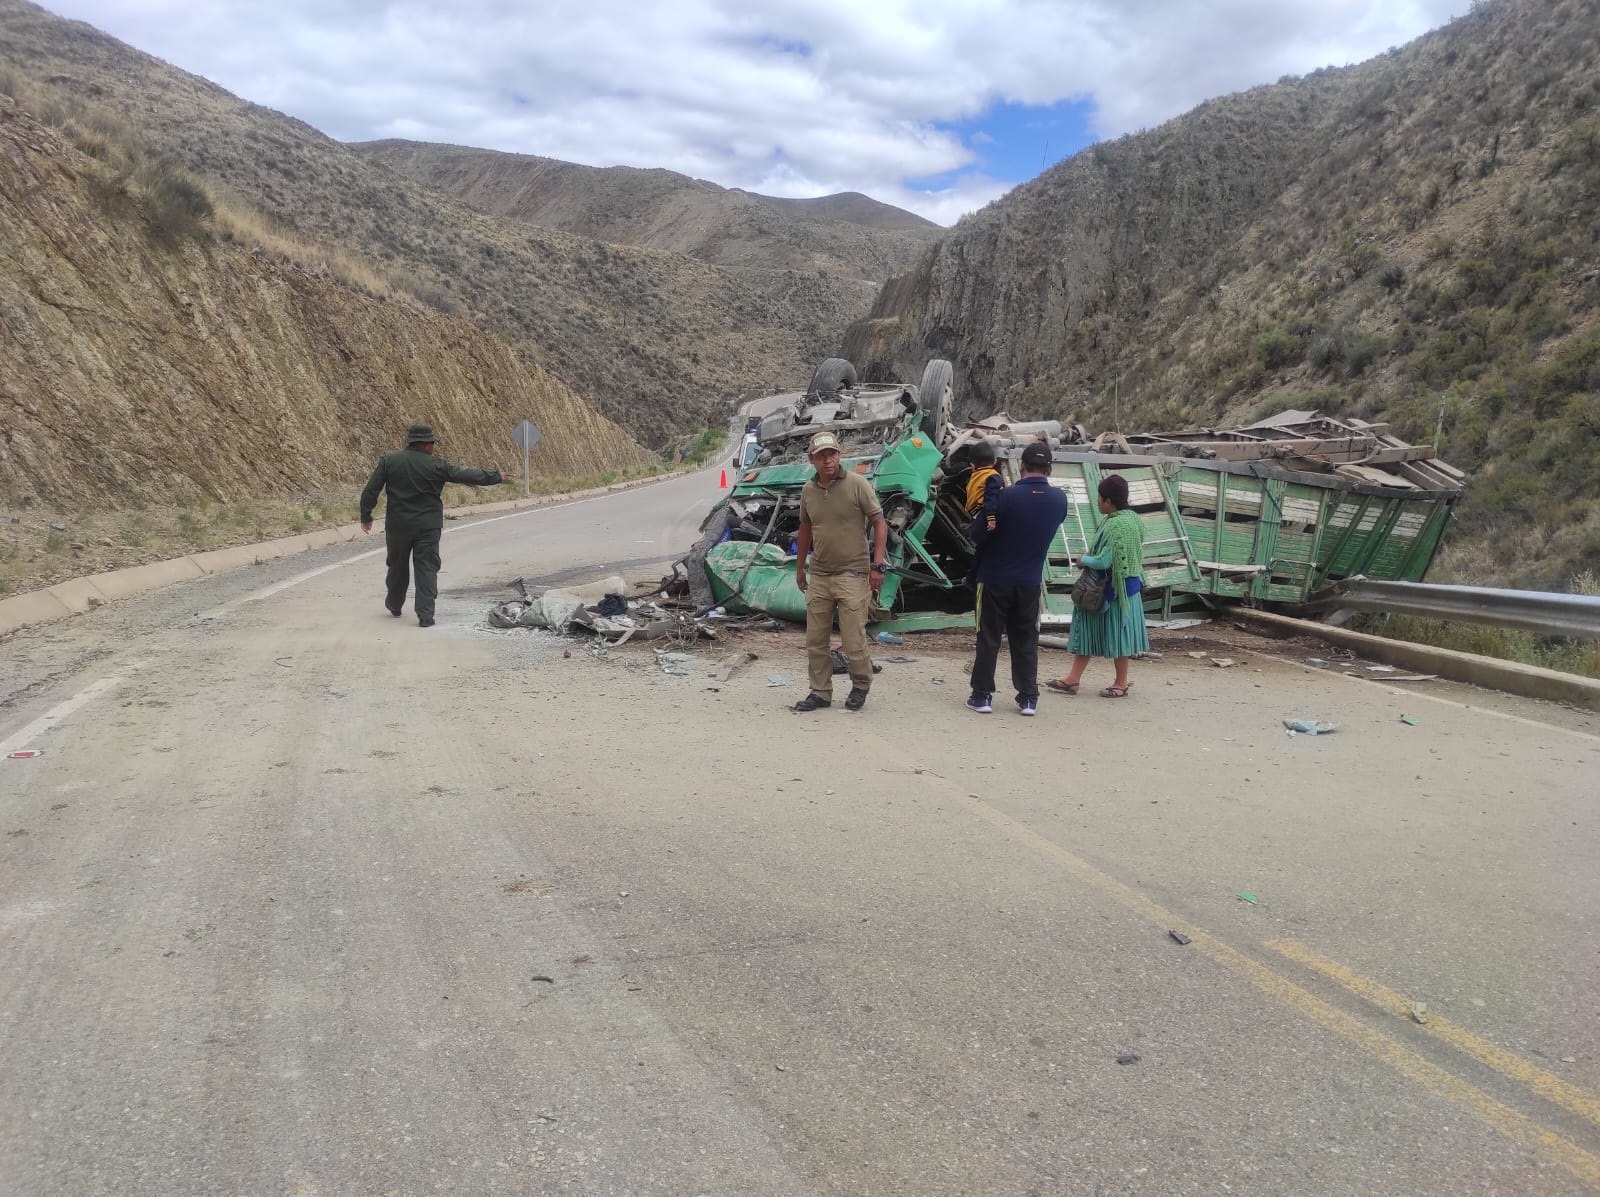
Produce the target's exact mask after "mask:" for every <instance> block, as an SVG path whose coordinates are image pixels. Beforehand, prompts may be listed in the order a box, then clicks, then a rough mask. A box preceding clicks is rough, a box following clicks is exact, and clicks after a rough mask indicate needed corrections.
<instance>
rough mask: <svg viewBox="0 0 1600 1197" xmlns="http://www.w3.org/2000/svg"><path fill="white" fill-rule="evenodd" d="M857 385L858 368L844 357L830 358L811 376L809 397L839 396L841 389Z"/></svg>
mask: <svg viewBox="0 0 1600 1197" xmlns="http://www.w3.org/2000/svg"><path fill="white" fill-rule="evenodd" d="M855 385H856V368H855V367H854V366H852V365H851V364H850V363H849V362H847V361H845V359H844V358H842V357H830V358H827V359H825V360H824V361H823V363H822V364H821V365H820V366H818V367H817V372H816V373H815V374H813V375H812V376H811V385H810V387H808V388H807V389H806V394H808V395H837V394H838V393H839V390H840V388H841V387H853V386H855Z"/></svg>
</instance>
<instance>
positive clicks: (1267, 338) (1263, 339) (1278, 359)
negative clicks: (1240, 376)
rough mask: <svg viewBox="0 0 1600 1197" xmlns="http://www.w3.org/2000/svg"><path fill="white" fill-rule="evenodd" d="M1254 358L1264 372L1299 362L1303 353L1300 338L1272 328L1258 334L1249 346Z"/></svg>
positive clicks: (1283, 330)
mask: <svg viewBox="0 0 1600 1197" xmlns="http://www.w3.org/2000/svg"><path fill="white" fill-rule="evenodd" d="M1250 347H1251V350H1252V352H1253V353H1254V354H1255V358H1256V360H1257V361H1258V362H1260V363H1261V365H1262V368H1263V369H1266V370H1281V369H1283V367H1285V366H1292V365H1293V364H1294V363H1295V362H1297V361H1299V360H1300V357H1301V354H1302V352H1303V350H1302V348H1301V345H1300V338H1299V337H1296V336H1295V335H1294V334H1293V333H1290V332H1288V331H1287V330H1285V329H1281V328H1274V329H1271V330H1269V331H1267V332H1264V333H1258V334H1257V335H1256V338H1255V340H1253V341H1252V342H1251V344H1250Z"/></svg>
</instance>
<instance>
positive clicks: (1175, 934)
mask: <svg viewBox="0 0 1600 1197" xmlns="http://www.w3.org/2000/svg"><path fill="white" fill-rule="evenodd" d="M1167 934H1168V935H1170V936H1171V937H1172V941H1173V942H1174V943H1181V944H1184V945H1188V944H1191V943H1193V942H1194V941H1193V940H1192V939H1190V938H1189V937H1188V936H1187V935H1185V934H1184V933H1183V932H1182V931H1168V932H1167Z"/></svg>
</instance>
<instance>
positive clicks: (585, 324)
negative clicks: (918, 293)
mask: <svg viewBox="0 0 1600 1197" xmlns="http://www.w3.org/2000/svg"><path fill="white" fill-rule="evenodd" d="M3 69H11V70H13V71H15V72H19V73H21V74H23V75H25V76H27V77H28V78H30V79H33V80H37V81H48V82H47V85H48V86H50V87H53V88H55V89H57V91H58V92H59V93H60V94H61V95H63V96H64V97H69V98H76V99H79V100H84V101H89V102H93V103H95V104H97V105H100V106H102V107H104V108H107V109H112V110H115V111H116V112H118V113H120V114H121V115H122V117H123V119H125V120H126V121H127V122H128V123H129V124H130V125H132V126H134V127H135V128H137V130H138V131H139V133H140V135H141V136H142V137H143V138H144V140H145V141H147V142H148V143H149V144H150V146H151V147H152V149H154V150H155V151H157V152H159V153H162V154H165V155H168V156H170V157H172V158H173V159H175V160H176V161H178V162H180V163H182V164H183V165H184V166H186V167H187V168H188V169H190V170H192V171H194V172H196V173H197V174H199V175H200V176H202V177H203V178H204V179H206V180H208V181H210V182H211V183H212V184H214V185H220V186H222V187H226V188H227V189H228V190H230V191H231V192H232V193H233V194H234V195H235V196H237V197H242V199H243V200H244V201H247V202H249V203H251V204H254V205H256V206H258V207H259V208H260V210H261V211H262V212H263V213H264V214H265V215H266V217H267V218H268V219H269V220H270V221H271V222H273V223H275V224H276V225H278V226H280V227H282V228H285V229H287V230H290V231H292V232H293V233H294V235H296V236H298V237H301V238H305V239H308V240H311V241H314V242H317V243H321V244H326V245H328V246H331V247H334V248H337V249H339V250H342V251H345V252H348V253H352V254H354V255H356V256H359V257H362V258H365V259H367V260H370V261H371V262H373V263H374V264H375V265H376V266H378V267H379V268H381V269H383V270H384V271H385V272H386V273H387V274H388V275H389V277H390V278H391V279H394V280H396V281H397V284H398V285H403V286H406V287H409V288H411V289H412V290H414V291H415V292H416V293H418V294H419V295H422V296H423V297H425V298H427V299H428V300H429V301H430V302H431V303H433V304H434V305H435V306H437V307H439V308H440V309H441V310H444V311H449V312H461V311H466V312H471V313H474V314H475V315H477V316H480V317H482V318H484V319H486V320H488V321H489V322H491V323H492V324H493V325H494V326H495V327H497V328H499V329H502V330H504V331H506V332H507V333H508V334H509V335H511V336H513V337H514V338H516V339H517V340H518V341H519V342H521V343H522V344H523V345H525V346H526V347H527V348H528V350H529V351H530V352H531V353H532V354H533V355H534V356H535V357H536V358H537V360H538V361H539V362H540V364H541V365H543V366H544V367H545V368H546V369H548V370H550V371H551V372H553V373H555V374H556V375H557V376H559V377H560V378H561V379H562V380H563V381H564V382H566V383H567V384H568V385H569V386H571V387H572V388H573V389H574V390H575V391H577V392H578V394H579V395H581V396H582V397H583V398H585V399H587V400H590V401H592V402H593V403H594V404H595V406H596V407H597V408H598V409H599V410H600V411H601V412H602V413H603V414H605V415H607V416H609V417H611V418H613V419H615V420H617V421H618V422H619V423H621V424H623V425H624V426H625V427H627V428H628V429H629V430H630V431H632V432H634V433H635V434H636V435H638V436H640V437H642V438H644V439H646V440H647V441H648V442H650V443H651V444H653V445H656V446H658V447H666V446H667V445H668V444H669V443H670V442H671V441H672V440H673V439H674V438H675V437H676V436H679V435H681V434H683V433H686V432H689V431H693V430H695V429H700V428H704V427H707V426H709V425H712V424H720V423H721V421H722V419H723V418H724V417H725V416H726V414H727V412H728V411H729V409H730V405H731V404H732V403H733V401H734V400H735V398H736V397H737V396H739V395H741V394H745V393H750V392H759V391H761V390H763V389H765V388H767V387H769V386H770V385H771V384H772V383H773V382H774V381H777V380H784V379H792V378H796V377H805V376H807V374H808V372H809V369H810V367H811V366H812V365H813V364H814V363H815V361H816V360H817V359H819V358H822V357H825V356H827V354H828V351H829V350H830V349H832V348H833V347H834V346H835V345H836V344H837V343H838V338H839V335H840V332H841V330H842V329H843V328H844V327H845V326H846V325H847V324H849V323H850V321H852V320H854V319H855V318H857V317H858V316H860V315H861V314H863V313H864V312H865V310H866V308H867V306H868V305H869V304H870V302H871V298H872V293H873V290H874V288H873V287H872V285H871V284H869V283H864V282H861V281H859V280H854V279H844V278H838V277H822V276H819V275H816V274H810V273H805V272H801V271H729V270H723V269H718V268H716V267H713V266H710V265H707V264H706V263H703V262H699V261H695V260H693V259H689V258H684V257H681V256H678V255H673V254H666V253H661V252H658V251H652V250H643V249H634V248H630V247H619V246H612V245H606V244H604V243H600V242H596V241H591V240H586V239H583V238H578V237H573V236H571V235H569V234H564V233H560V232H557V231H554V230H550V229H542V228H535V227H533V226H530V225H527V224H524V223H519V222H513V221H509V220H505V219H501V218H497V217H492V216H488V215H486V214H484V213H481V212H478V211H476V210H475V209H473V208H471V207H469V206H467V205H465V204H462V203H460V202H457V201H454V200H451V199H450V198H449V197H447V196H445V195H444V194H442V193H441V192H439V191H438V190H436V189H434V188H431V187H425V186H423V185H421V184H419V183H415V182H413V181H411V180H409V179H406V178H404V177H402V176H400V175H398V174H396V173H395V172H394V171H391V170H388V169H386V168H384V167H382V166H380V165H378V164H377V163H374V162H369V161H367V160H366V159H365V158H363V157H361V156H360V155H358V154H356V153H354V152H353V151H351V150H349V149H347V148H346V147H344V146H342V145H340V144H338V143H337V142H335V141H332V140H331V139H329V138H327V137H325V136H323V135H322V134H320V133H318V132H317V131H316V130H314V129H312V128H310V127H309V126H308V125H305V124H304V123H302V122H300V121H296V120H291V119H289V118H287V117H284V116H282V115H280V114H278V113H275V112H271V111H269V110H268V109H265V108H261V107H259V106H257V105H254V104H250V103H247V102H245V101H243V100H240V99H238V98H236V97H234V96H232V95H230V94H228V93H227V92H225V91H223V90H222V89H221V88H219V87H217V86H215V85H214V84H211V83H208V82H207V81H205V80H203V79H200V78H197V77H195V76H193V75H189V74H186V73H184V72H182V71H179V70H176V69H174V68H172V67H170V66H168V65H167V64H165V63H163V62H160V61H159V60H157V59H155V58H152V57H150V56H149V55H147V54H142V53H140V52H138V51H137V50H134V49H132V48H131V47H129V46H126V45H124V44H122V43H121V42H119V41H117V40H116V39H114V38H111V37H109V36H107V35H106V34H104V33H101V32H100V31H98V30H96V29H94V28H92V27H91V26H88V25H85V24H82V23H81V22H73V21H64V20H62V19H60V18H58V17H55V16H52V15H51V14H49V13H47V12H45V11H44V10H43V9H40V8H38V7H36V6H34V5H31V4H28V3H25V0H0V70H3Z"/></svg>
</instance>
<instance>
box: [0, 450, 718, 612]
mask: <svg viewBox="0 0 1600 1197" xmlns="http://www.w3.org/2000/svg"><path fill="white" fill-rule="evenodd" d="M703 468H704V467H703V466H695V467H694V468H693V469H681V470H672V471H669V472H668V473H665V474H657V475H655V476H654V477H653V478H639V479H635V480H634V481H632V482H614V483H612V484H611V485H610V486H596V487H591V488H590V489H588V490H577V491H570V492H568V493H565V494H559V495H540V496H531V495H530V496H529V497H527V498H522V499H506V500H503V501H501V502H498V503H475V504H469V505H468V506H466V507H452V508H448V509H447V514H448V515H451V516H456V517H460V516H463V515H488V514H490V513H493V512H506V511H520V510H523V509H525V508H533V507H547V506H549V505H551V504H553V503H567V502H571V501H573V500H575V499H591V498H595V497H597V496H599V495H608V494H612V493H614V492H616V491H620V490H630V489H632V488H634V487H638V486H649V485H650V484H651V483H654V482H665V481H667V480H668V479H669V478H681V477H684V476H685V475H688V474H694V473H698V472H699V471H700V470H701V469H703ZM361 535H362V532H361V525H360V524H344V525H341V526H340V527H337V528H319V529H318V530H317V531H315V532H306V533H302V534H300V535H298V536H283V537H280V538H278V539H277V540H264V541H261V542H260V543H258V544H242V545H233V546H232V547H230V548H226V549H211V550H209V551H207V552H204V553H194V554H191V555H188V556H184V557H172V558H169V559H167V560H165V561H152V562H149V563H148V564H145V565H134V566H130V567H129V568H127V569H117V570H111V571H110V572H108V573H103V574H89V575H86V576H84V577H81V578H68V579H67V580H66V581H65V582H57V583H56V584H55V585H54V586H47V587H45V588H44V589H43V590H30V591H28V593H26V594H18V595H13V596H12V597H11V598H8V599H0V637H3V636H9V635H10V634H11V633H12V632H15V631H19V630H21V629H22V628H27V627H34V626H36V625H38V624H44V623H55V622H56V621H57V620H61V619H67V618H68V617H70V616H73V615H81V614H83V613H84V612H85V611H92V610H94V608H96V607H101V606H104V605H105V604H106V603H110V602H115V601H116V600H117V599H124V598H129V597H131V596H133V595H136V594H144V593H145V592H147V591H151V590H159V589H160V588H162V587H164V586H175V585H177V584H178V583H180V582H193V581H195V580H196V579H199V578H205V577H210V576H211V575H212V574H219V573H222V572H224V571H226V570H230V569H238V568H239V567H240V566H245V565H258V564H260V563H261V562H263V561H273V560H276V559H277V558H279V557H289V556H292V555H294V554H295V553H304V552H306V551H307V550H309V549H321V548H326V547H327V546H329V545H335V544H348V543H350V542H351V541H353V540H358V539H360V537H361ZM379 543H382V542H381V540H380V541H379Z"/></svg>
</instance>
